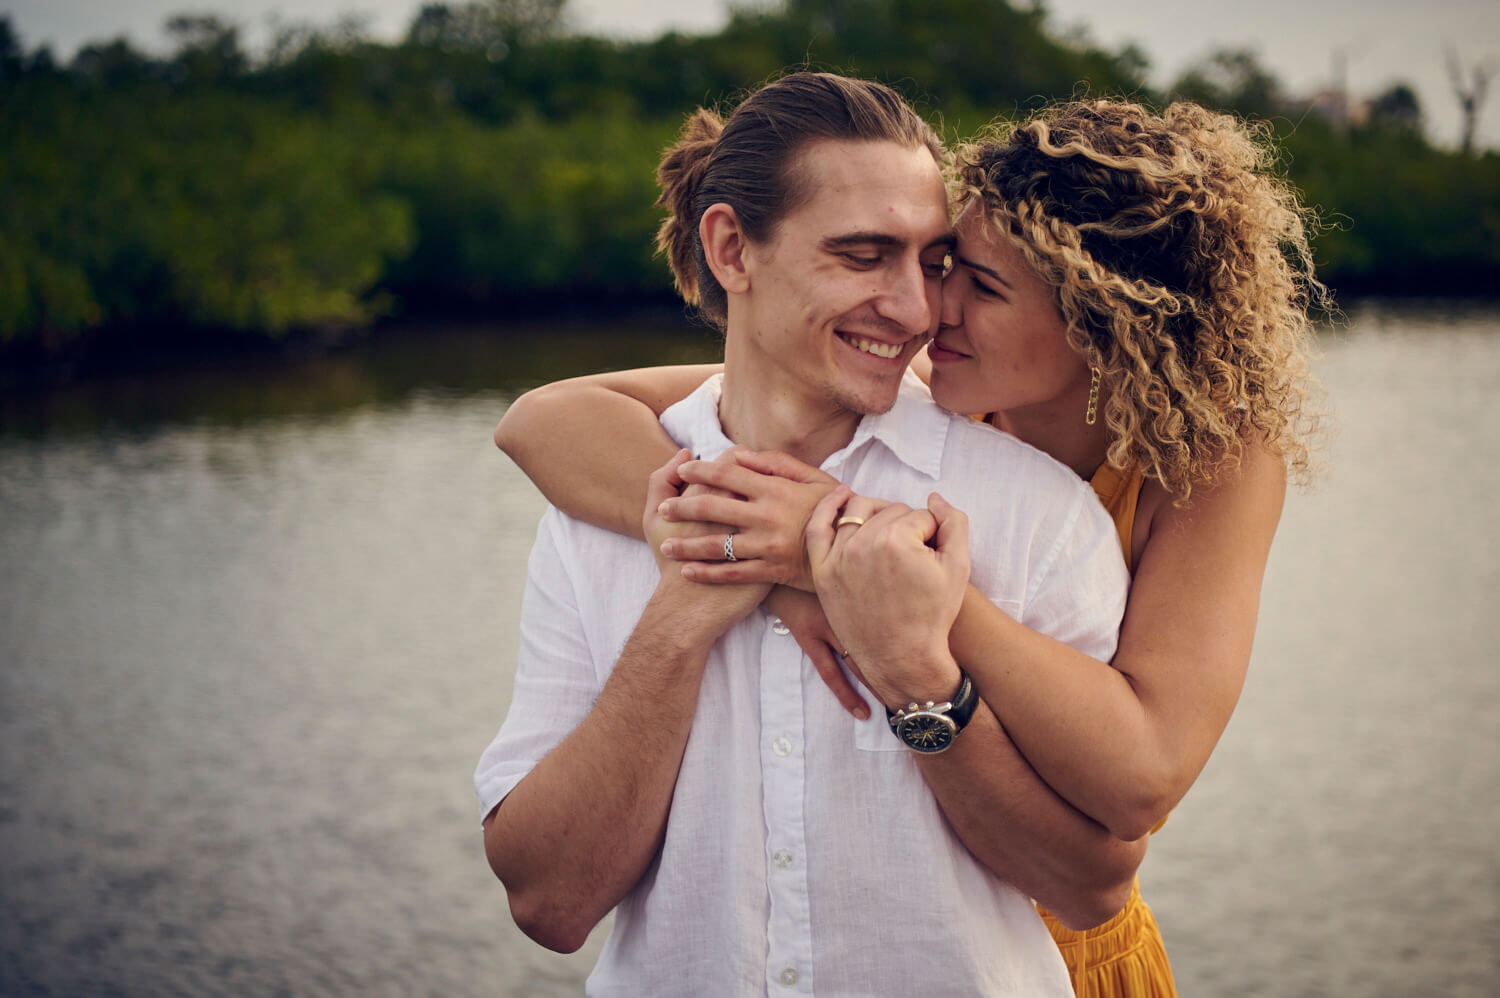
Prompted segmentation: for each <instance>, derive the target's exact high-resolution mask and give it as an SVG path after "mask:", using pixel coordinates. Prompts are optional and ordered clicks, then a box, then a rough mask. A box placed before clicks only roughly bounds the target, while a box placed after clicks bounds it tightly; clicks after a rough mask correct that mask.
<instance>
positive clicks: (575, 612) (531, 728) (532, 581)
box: [474, 509, 600, 821]
mask: <svg viewBox="0 0 1500 998" xmlns="http://www.w3.org/2000/svg"><path fill="white" fill-rule="evenodd" d="M564 534H565V523H564V518H563V517H562V515H561V514H560V513H558V512H557V510H555V509H548V511H547V512H546V514H545V515H544V516H543V517H542V522H541V526H540V527H539V528H538V530H537V539H536V543H535V544H534V545H533V546H532V549H531V559H530V562H529V563H528V565H527V570H526V593H525V596H524V597H523V599H522V601H521V645H520V653H519V655H518V656H517V660H516V679H515V688H514V691H513V692H512V695H511V701H510V710H509V711H508V712H507V714H506V717H505V722H504V724H502V725H501V727H500V732H499V734H497V735H496V736H495V739H494V741H492V742H490V745H489V747H488V748H487V749H485V750H484V753H483V755H481V756H480V758H479V765H478V767H477V768H476V769H475V770H474V790H475V793H476V794H478V796H479V817H480V820H481V821H483V820H484V818H486V817H487V816H488V815H489V813H490V812H491V811H493V810H494V809H495V807H496V806H497V805H498V804H499V803H500V802H501V801H502V800H504V799H505V796H506V794H508V793H510V792H511V791H512V790H513V789H515V787H516V785H517V784H518V783H520V782H521V780H522V779H524V778H525V777H526V775H527V774H528V773H530V772H531V771H532V769H533V768H535V767H536V764H537V763H538V762H540V761H541V760H542V759H543V758H544V757H545V756H546V755H547V753H549V752H551V751H552V750H553V749H554V748H556V747H557V746H558V744H559V743H560V742H562V740H563V739H564V738H566V737H567V736H568V735H569V734H570V733H571V732H572V731H573V729H574V728H576V727H578V725H579V724H580V723H582V721H583V719H584V718H585V717H587V716H588V712H589V710H590V709H591V708H592V707H593V704H594V701H595V699H597V697H598V695H599V688H600V682H599V679H598V675H597V672H596V670H595V668H594V664H593V656H592V655H591V654H590V651H589V645H588V640H587V636H586V633H585V631H584V627H583V621H582V616H581V615H580V613H579V608H578V598H577V592H576V590H575V589H574V587H573V584H572V578H571V575H570V573H569V571H568V570H567V558H566V556H565V555H566V547H567V545H566V538H565V536H564Z"/></svg>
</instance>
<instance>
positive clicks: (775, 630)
mask: <svg viewBox="0 0 1500 998" xmlns="http://www.w3.org/2000/svg"><path fill="white" fill-rule="evenodd" d="M771 633H772V634H790V633H792V629H791V628H790V627H788V626H786V624H784V623H782V621H781V618H780V617H773V618H772V619H771Z"/></svg>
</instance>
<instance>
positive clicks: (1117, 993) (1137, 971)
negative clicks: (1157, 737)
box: [1037, 463, 1177, 998]
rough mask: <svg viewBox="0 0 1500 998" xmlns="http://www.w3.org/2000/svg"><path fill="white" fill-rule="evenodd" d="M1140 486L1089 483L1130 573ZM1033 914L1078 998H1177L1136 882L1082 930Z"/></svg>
mask: <svg viewBox="0 0 1500 998" xmlns="http://www.w3.org/2000/svg"><path fill="white" fill-rule="evenodd" d="M1144 483H1145V475H1144V474H1143V473H1141V472H1140V471H1136V472H1122V471H1120V470H1119V469H1117V468H1114V467H1111V466H1110V465H1109V464H1107V463H1106V464H1103V465H1101V466H1100V467H1099V470H1098V471H1096V472H1095V473H1094V477H1093V478H1092V479H1091V480H1090V482H1089V484H1090V485H1092V486H1093V487H1094V492H1095V493H1096V494H1097V495H1098V496H1099V501H1100V502H1102V503H1104V508H1105V509H1106V510H1108V511H1109V515H1110V516H1111V517H1113V519H1114V521H1115V528H1116V529H1117V530H1118V531H1119V533H1120V546H1121V547H1123V548H1124V549H1125V565H1126V567H1127V568H1129V569H1130V570H1131V571H1134V570H1135V566H1134V565H1132V564H1131V559H1130V547H1131V545H1130V536H1131V532H1132V531H1133V530H1134V529H1135V510H1136V503H1137V502H1138V501H1139V499H1140V495H1141V486H1142V485H1143V484H1144ZM1166 820H1167V819H1165V818H1163V819H1162V820H1161V821H1160V822H1158V823H1157V825H1156V828H1153V829H1151V831H1152V832H1153V833H1154V832H1155V831H1156V829H1157V828H1160V827H1161V826H1162V825H1163V824H1165V823H1166ZM1037 910H1038V911H1040V912H1041V913H1042V921H1044V922H1046V923H1047V929H1048V931H1050V932H1051V933H1052V938H1053V939H1054V940H1055V941H1056V942H1057V947H1058V949H1060V950H1062V955H1063V962H1064V963H1066V964H1067V965H1068V975H1069V976H1070V977H1072V979H1073V993H1074V994H1075V995H1077V996H1078V998H1176V995H1177V986H1176V985H1175V984H1173V983H1172V965H1171V964H1170V963H1168V962H1167V950H1166V947H1165V946H1164V945H1163V944H1162V939H1161V930H1160V929H1158V928H1157V926H1156V918H1155V916H1153V915H1152V914H1151V909H1150V908H1148V907H1146V902H1145V901H1143V900H1141V882H1140V880H1139V879H1137V880H1136V882H1135V886H1134V887H1133V888H1132V889H1131V892H1130V900H1128V901H1126V902H1125V907H1124V908H1123V909H1121V911H1120V913H1119V914H1118V915H1116V916H1115V917H1114V918H1111V919H1110V920H1109V921H1107V922H1105V923H1104V924H1103V925H1097V926H1095V927H1094V928H1092V929H1089V930H1087V931H1084V932H1076V931H1074V930H1073V929H1069V928H1066V927H1065V926H1064V925H1063V924H1062V923H1061V922H1059V921H1058V920H1057V919H1056V918H1054V917H1053V916H1052V913H1051V912H1049V911H1047V910H1046V909H1044V908H1040V907H1038V909H1037Z"/></svg>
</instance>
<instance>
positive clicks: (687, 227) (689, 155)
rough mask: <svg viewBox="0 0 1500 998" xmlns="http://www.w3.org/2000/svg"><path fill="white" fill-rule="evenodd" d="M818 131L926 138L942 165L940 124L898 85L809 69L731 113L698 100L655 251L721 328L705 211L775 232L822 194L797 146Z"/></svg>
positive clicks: (674, 160)
mask: <svg viewBox="0 0 1500 998" xmlns="http://www.w3.org/2000/svg"><path fill="white" fill-rule="evenodd" d="M820 139H834V140H841V141H864V142H875V141H889V142H895V143H898V144H900V145H903V146H908V147H912V148H920V147H925V148H926V149H927V150H928V151H929V152H931V153H932V157H933V160H934V162H936V163H938V164H941V163H942V162H943V158H944V152H943V145H942V142H940V141H939V140H938V137H937V135H936V134H934V132H933V130H932V128H931V127H929V126H928V125H927V123H926V122H924V121H923V120H922V119H921V118H920V117H919V116H918V115H917V113H916V112H915V111H913V110H912V108H911V106H910V105H908V104H907V103H906V101H905V100H904V99H902V97H901V95H900V94H898V93H896V92H895V91H894V90H892V89H890V88H889V87H887V86H884V85H883V84H880V83H875V82H873V81H871V80H858V79H852V78H850V77H847V76H838V75H835V74H833V73H806V72H803V73H791V74H789V75H787V76H783V77H781V78H780V79H777V80H774V81H773V82H771V83H768V84H766V85H765V86H764V87H762V88H761V89H759V90H757V91H756V92H755V93H753V94H751V95H750V96H749V97H747V98H745V99H744V100H743V101H742V102H741V103H740V104H739V106H738V107H736V108H735V109H734V112H733V113H732V114H731V115H730V116H729V119H728V120H727V121H725V120H723V119H722V118H720V116H719V115H718V113H717V112H715V111H712V110H709V109H707V108H701V107H700V108H699V109H698V110H696V111H694V112H693V113H692V114H690V115H688V117H687V121H686V123H685V124H684V125H683V127H682V133H681V135H680V136H679V137H678V140H677V142H676V144H675V145H673V146H671V147H670V148H668V149H667V150H666V152H665V153H664V154H663V155H662V160H661V164H660V165H659V166H658V167H657V170H656V179H657V182H658V183H659V184H660V185H661V197H660V198H658V199H657V201H656V203H657V204H658V205H662V206H664V207H666V209H667V211H668V214H667V218H666V220H665V221H664V222H662V224H661V228H660V230H658V232H657V234H656V248H657V251H658V252H661V253H664V254H666V256H667V259H668V260H669V261H670V263H671V265H672V276H673V278H674V280H675V281H676V284H677V290H678V292H679V293H680V294H681V295H682V297H683V300H684V301H686V302H687V303H688V304H689V305H694V306H696V307H697V308H698V311H699V314H700V315H702V316H703V318H704V319H706V320H707V321H709V322H710V323H712V324H713V325H714V326H716V327H718V328H719V329H720V330H721V331H722V330H723V328H724V325H725V322H726V321H727V318H728V299H727V296H726V295H725V293H724V289H723V288H722V287H721V286H720V285H719V282H718V280H717V279H715V277H714V275H713V272H712V271H711V270H709V268H708V261H707V260H706V259H705V257H704V255H703V245H702V241H701V240H700V239H699V236H698V223H699V222H700V221H701V220H702V218H703V213H704V212H705V211H707V210H708V209H709V208H710V207H712V206H713V205H715V204H727V205H729V207H731V208H733V209H734V213H735V215H736V216H737V217H738V219H739V222H740V226H741V227H742V228H743V230H744V232H745V234H746V236H747V237H748V238H750V239H752V240H754V241H756V242H765V241H767V240H768V239H770V238H771V237H772V236H773V235H774V234H775V231H776V226H777V225H778V224H779V223H780V222H781V220H782V219H783V218H785V217H786V216H787V215H788V214H789V213H791V212H792V211H794V210H795V209H797V208H798V207H800V206H801V205H802V204H804V203H806V202H807V200H809V199H810V198H811V197H812V196H813V195H814V194H815V193H816V192H815V191H813V190H811V185H810V184H809V183H808V182H807V180H806V178H805V177H804V176H803V175H802V171H800V170H799V169H798V168H797V154H798V153H799V152H800V151H801V150H802V149H803V147H804V146H806V145H807V144H808V143H810V142H814V141H817V140H820Z"/></svg>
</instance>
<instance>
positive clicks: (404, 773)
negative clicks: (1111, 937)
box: [0, 303, 1500, 998]
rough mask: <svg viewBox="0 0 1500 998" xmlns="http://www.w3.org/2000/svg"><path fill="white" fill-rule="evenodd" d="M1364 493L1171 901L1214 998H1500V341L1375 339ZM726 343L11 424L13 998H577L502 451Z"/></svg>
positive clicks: (520, 516) (525, 333) (1202, 789)
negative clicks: (503, 726) (582, 376)
mask: <svg viewBox="0 0 1500 998" xmlns="http://www.w3.org/2000/svg"><path fill="white" fill-rule="evenodd" d="M1324 349H1325V356H1324V358H1323V360H1322V362H1321V364H1320V370H1321V372H1322V374H1323V376H1324V379H1325V381H1326V382H1327V384H1328V386H1329V389H1330V395H1331V400H1332V403H1333V405H1334V408H1335V409H1336V411H1337V413H1338V417H1339V423H1340V427H1341V430H1340V434H1339V436H1338V438H1337V439H1336V441H1335V443H1334V446H1333V449H1332V451H1331V454H1330V459H1331V464H1332V471H1331V473H1330V474H1329V475H1328V476H1327V477H1326V478H1325V479H1324V480H1323V482H1322V483H1321V485H1320V486H1319V487H1318V488H1317V489H1316V490H1315V491H1313V492H1311V493H1307V494H1299V495H1293V496H1292V497H1290V498H1289V501H1288V504H1287V510H1286V514H1285V517H1284V519H1283V523H1282V527H1281V531H1280V533H1279V535H1278V539H1277V543H1276V547H1275V549H1274V551H1273V554H1272V560H1271V565H1270V568H1269V572H1268V577H1267V582H1266V595H1265V601H1264V604H1263V607H1262V613H1261V626H1260V630H1259V635H1258V640H1257V645H1256V651H1255V657H1254V660H1253V663H1252V666H1251V669H1250V676H1249V680H1248V683H1247V686H1246V690H1245V694H1244V696H1243V698H1242V700H1241V703H1240V706H1239V709H1238V711H1237V713H1236V715H1235V719H1234V721H1233V722H1232V723H1231V725H1230V727H1229V730H1228V732H1227V733H1226V735H1225V738H1224V740H1223V742H1222V743H1221V745H1220V747H1219V749H1218V751H1217V752H1216V754H1215V756H1214V758H1213V760H1212V761H1211V762H1210V764H1209V766H1208V768H1207V770H1206V771H1205V772H1204V774H1203V776H1202V777H1201V779H1200V780H1199V783H1198V785H1197V786H1196V787H1195V788H1194V790H1193V791H1192V793H1191V794H1190V795H1189V796H1188V798H1187V800H1186V801H1185V802H1184V803H1183V805H1182V806H1181V807H1180V808H1179V809H1178V811H1177V812H1176V814H1174V816H1173V818H1172V820H1171V821H1170V822H1169V823H1168V825H1167V827H1166V829H1165V830H1164V831H1163V832H1162V833H1161V835H1159V836H1158V838H1157V840H1156V842H1155V843H1154V844H1153V847H1152V851H1151V854H1150V856H1149V858H1148V860H1147V863H1146V866H1145V867H1144V868H1143V871H1142V879H1143V883H1144V890H1145V893H1146V896H1147V899H1148V901H1149V902H1150V903H1151V904H1152V906H1153V907H1154V909H1155V910H1156V912H1157V915H1158V917H1159V919H1160V921H1161V923H1162V926H1163V930H1164V932H1165V934H1166V937H1167V944H1168V950H1169V952H1170V953H1171V955H1172V958H1173V961H1174V965H1175V968H1176V971H1177V976H1178V981H1179V986H1180V989H1181V991H1182V993H1183V994H1184V996H1199V995H1244V996H1249V995H1267V996H1283V995H1299V996H1300V995H1309V996H1311V995H1330V996H1332V995H1340V996H1341V995H1362V996H1363V995H1392V996H1394V995H1403V996H1404V995H1490V994H1492V993H1493V992H1494V991H1495V989H1496V987H1497V983H1500V849H1497V843H1496V834H1495V829H1496V828H1497V827H1500V763H1497V761H1496V755H1497V753H1496V745H1497V744H1500V722H1497V717H1500V678H1497V671H1496V667H1495V665H1494V651H1493V649H1494V645H1495V639H1496V637H1497V636H1500V628H1497V627H1496V625H1495V623H1494V612H1493V610H1492V607H1493V606H1495V605H1496V603H1497V601H1500V550H1497V549H1500V529H1497V528H1496V527H1495V526H1494V523H1495V519H1496V514H1495V510H1494V508H1493V507H1494V503H1493V501H1492V497H1494V496H1495V495H1496V494H1497V493H1500V470H1497V469H1500V432H1497V430H1500V418H1497V417H1496V416H1495V415H1494V405H1495V399H1496V397H1497V395H1500V314H1497V312H1496V311H1494V310H1492V309H1483V308H1477V307H1472V306H1470V307H1455V306H1449V305H1444V304H1442V303H1436V304H1428V305H1424V306H1415V307H1406V308H1392V307H1383V306H1368V307H1364V308H1360V309H1356V310H1355V311H1354V312H1353V315H1352V323H1351V326H1350V328H1349V329H1348V330H1346V331H1344V332H1340V333H1337V334H1331V335H1329V336H1327V337H1325V340H1324ZM713 352H714V343H713V341H712V338H711V337H708V336H706V335H704V334H701V333H699V334H688V335H686V336H682V335H670V336H660V337H654V338H650V339H649V340H644V341H643V340H640V339H638V338H634V337H629V338H627V337H621V336H612V335H610V333H609V331H608V330H599V329H562V330H559V329H556V328H546V329H542V328H537V329H526V330H519V331H517V330H509V331H507V332H506V334H505V335H497V334H495V333H493V332H484V331H462V330H460V331H448V332H441V333H440V332H434V333H432V334H431V335H429V336H427V337H425V338H424V339H423V340H422V342H421V343H420V344H418V345H414V344H413V342H412V341H410V340H406V341H391V342H385V343H379V344H376V345H375V346H374V347H372V348H371V349H370V350H367V351H361V352H358V353H349V354H340V355H338V356H336V357H333V358H325V359H321V360H317V361H314V362H311V363H308V364H306V365H302V366H299V367H296V368H291V369H287V368H269V369H263V370H254V371H236V372H219V373H213V374H205V375H202V376H196V377H192V378H187V377H183V376H180V375H179V376H174V377H171V378H134V379H117V380H115V381H112V382H106V383H96V384H93V385H90V386H86V387H83V388H79V389H74V390H71V391H68V392H60V393H54V394H52V395H49V396H45V397H27V398H11V399H7V400H4V401H3V402H0V564H3V566H4V568H3V571H4V579H5V582H4V585H3V588H0V993H4V994H57V995H96V994H98V995H111V994H120V995H241V994H289V995H344V994H354V993H358V994H369V995H403V996H404V995H424V994H430V995H444V996H459V995H490V996H494V995H499V996H518V998H519V996H550V995H576V994H579V993H581V983H582V980H583V977H584V975H585V974H586V973H587V968H588V967H589V966H590V965H591V964H592V961H593V957H594V955H595V954H596V953H597V950H598V946H599V944H600V942H601V941H602V932H596V933H595V934H594V936H593V938H592V939H591V940H590V943H589V944H588V945H587V946H586V947H585V948H584V950H583V951H582V952H580V953H579V954H576V955H574V956H571V957H562V956H558V955H556V954H552V953H548V952H546V951H544V950H542V949H540V948H538V947H536V946H535V945H533V944H531V943H530V942H529V941H527V940H526V939H524V937H522V936H520V935H519V933H518V932H517V931H516V930H515V929H514V927H513V926H512V925H511V923H510V919H509V916H508V913H507V911H506V907H505V901H504V896H503V892H502V891H501V889H500V887H499V885H498V884H497V883H496V882H495V881H494V880H493V878H492V876H491V875H490V873H489V870H488V868H487V867H486V865H485V862H484V857H483V852H482V849H481V845H480V838H479V833H478V819H477V814H476V813H475V805H474V800H473V794H472V790H471V789H470V785H469V774H470V772H471V771H472V767H473V764H474V760H475V758H476V757H477V755H478V752H479V751H480V749H481V748H482V747H483V746H484V744H485V743H486V742H487V741H488V740H489V738H490V736H491V735H492V734H493V732H494V729H495V727H496V726H497V725H498V722H499V719H500V718H501V717H502V716H503V713H504V709H505V704H506V702H507V699H508V695H509V670H510V669H511V668H512V657H513V654H514V648H515V641H516V613H517V608H518V606H519V600H520V590H521V584H522V578H523V574H524V560H525V556H526V552H527V550H528V548H529V545H530V539H531V534H532V530H533V528H534V525H535V520H536V517H537V515H538V514H539V513H540V511H541V508H542V504H541V500H540V499H539V497H538V496H537V495H536V494H535V492H534V491H533V490H532V488H531V486H530V485H529V483H527V482H526V481H525V479H524V478H523V477H522V476H520V474H519V473H518V472H516V471H515V470H514V469H513V468H511V467H510V466H509V464H508V462H506V461H505V460H504V459H503V458H502V457H500V456H499V455H498V452H496V451H495V450H494V448H493V446H492V445H491V443H490V440H489V435H490V431H491V429H492V428H493V425H494V423H495V421H496V420H497V419H498V417H499V416H500V414H501V413H502V412H503V411H504V408H505V406H506V404H508V402H509V401H510V399H511V398H513V397H514V395H515V393H516V392H518V391H519V390H521V389H522V388H524V387H525V386H527V385H529V384H533V383H536V382H538V381H541V380H545V379H550V378H555V377H559V376H563V375H565V374H567V373H571V372H573V371H581V370H588V369H594V368H597V367H601V366H618V365H623V364H629V363H635V362H652V361H654V360H657V359H667V360H695V359H705V358H707V357H709V356H711V355H712V354H713Z"/></svg>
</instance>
